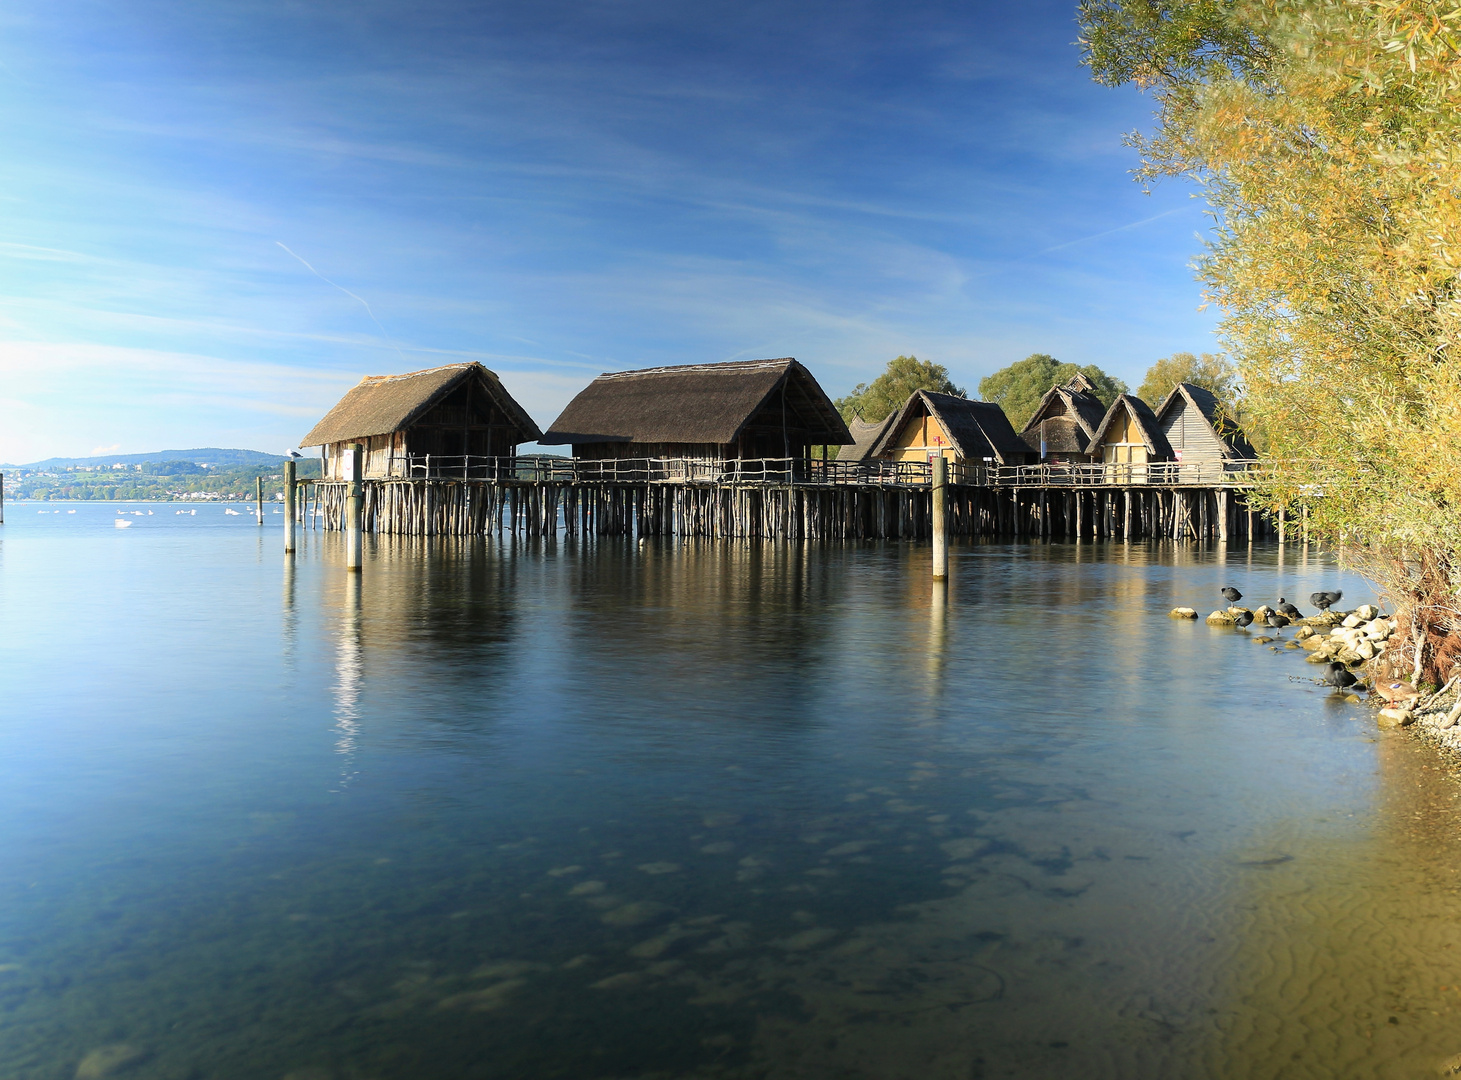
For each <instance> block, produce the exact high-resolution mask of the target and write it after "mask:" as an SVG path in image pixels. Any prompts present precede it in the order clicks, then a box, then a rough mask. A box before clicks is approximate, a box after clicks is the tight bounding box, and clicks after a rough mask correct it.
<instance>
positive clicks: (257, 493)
mask: <svg viewBox="0 0 1461 1080" xmlns="http://www.w3.org/2000/svg"><path fill="white" fill-rule="evenodd" d="M254 518H255V520H256V521H257V522H258V524H260V525H262V524H264V478H263V477H262V476H256V477H254Z"/></svg>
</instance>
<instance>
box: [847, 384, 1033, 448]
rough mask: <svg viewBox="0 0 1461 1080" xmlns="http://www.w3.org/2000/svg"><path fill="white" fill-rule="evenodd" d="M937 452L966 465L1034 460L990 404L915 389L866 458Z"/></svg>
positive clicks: (887, 424)
mask: <svg viewBox="0 0 1461 1080" xmlns="http://www.w3.org/2000/svg"><path fill="white" fill-rule="evenodd" d="M940 454H942V455H944V456H945V457H948V458H950V459H951V460H952V462H954V463H957V464H969V465H1024V464H1026V463H1027V462H1028V461H1029V460H1030V458H1031V457H1033V455H1032V454H1031V452H1030V447H1029V446H1028V445H1027V444H1026V443H1025V442H1024V441H1023V440H1022V439H1021V438H1020V437H1019V436H1018V435H1016V434H1015V429H1014V428H1013V427H1012V426H1011V425H1010V422H1009V417H1007V416H1005V414H1004V410H1003V409H1001V408H1000V407H999V406H998V405H996V404H995V403H994V402H991V401H970V400H968V399H967V398H961V397H954V396H953V395H952V394H939V393H935V392H934V391H932V390H915V391H914V392H913V393H912V394H910V395H909V396H908V400H907V401H905V402H904V403H903V407H902V408H901V409H899V410H898V411H897V413H895V414H894V416H893V418H892V420H891V422H887V423H886V424H885V426H884V428H883V432H882V434H881V435H880V436H879V437H878V440H877V442H876V443H875V444H874V445H873V446H872V448H871V452H870V454H869V456H870V457H873V458H881V459H884V460H887V461H932V460H933V459H934V458H935V457H936V456H938V455H940Z"/></svg>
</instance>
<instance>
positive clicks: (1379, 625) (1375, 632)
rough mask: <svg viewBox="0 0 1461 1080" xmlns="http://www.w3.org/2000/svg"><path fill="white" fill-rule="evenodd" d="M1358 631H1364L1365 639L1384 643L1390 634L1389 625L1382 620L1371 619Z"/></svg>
mask: <svg viewBox="0 0 1461 1080" xmlns="http://www.w3.org/2000/svg"><path fill="white" fill-rule="evenodd" d="M1360 629H1361V630H1362V631H1364V635H1365V637H1367V638H1369V639H1370V640H1371V641H1384V640H1385V639H1386V638H1388V637H1389V636H1390V634H1391V633H1392V631H1391V629H1390V624H1389V623H1387V622H1386V621H1385V620H1384V619H1371V620H1370V621H1369V622H1367V623H1365V625H1364V626H1362V627H1360Z"/></svg>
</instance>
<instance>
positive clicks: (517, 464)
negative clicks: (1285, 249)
mask: <svg viewBox="0 0 1461 1080" xmlns="http://www.w3.org/2000/svg"><path fill="white" fill-rule="evenodd" d="M396 465H397V469H398V470H399V475H397V476H395V477H393V479H412V480H426V479H433V480H493V481H518V482H525V483H558V484H573V483H609V484H732V485H735V484H745V485H774V486H785V485H789V484H809V485H815V486H839V487H840V486H855V487H927V486H928V485H929V483H930V482H931V477H932V466H930V465H929V464H928V463H927V462H923V461H878V460H874V461H837V460H832V461H822V460H820V459H812V460H807V459H804V458H740V459H736V458H732V459H724V460H722V459H715V458H657V457H645V458H604V459H596V460H586V459H582V458H570V457H557V456H552V455H547V454H541V455H525V456H522V457H516V458H510V457H479V456H476V455H445V454H431V455H423V456H420V457H408V458H406V459H405V461H404V462H402V461H401V460H400V459H397V462H396ZM1263 467H1264V463H1260V462H1247V461H1242V462H1209V461H1200V462H1196V461H1195V462H1154V463H1151V464H1144V465H1142V464H1102V463H1096V464H1082V465H1048V464H1047V465H989V464H971V463H957V464H951V465H950V466H949V482H950V483H952V484H957V485H966V486H971V487H1001V488H1009V487H1041V488H1092V487H1144V486H1161V487H1177V486H1194V487H1199V486H1200V487H1221V486H1228V485H1240V486H1243V485H1247V484H1250V483H1252V481H1253V480H1254V479H1256V478H1257V476H1258V475H1259V471H1260V470H1261V469H1262V468H1263ZM381 479H386V478H384V477H382V478H381Z"/></svg>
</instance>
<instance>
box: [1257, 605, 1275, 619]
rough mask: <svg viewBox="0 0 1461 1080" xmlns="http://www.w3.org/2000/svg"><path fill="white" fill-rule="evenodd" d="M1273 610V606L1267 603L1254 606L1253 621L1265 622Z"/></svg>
mask: <svg viewBox="0 0 1461 1080" xmlns="http://www.w3.org/2000/svg"><path fill="white" fill-rule="evenodd" d="M1272 611H1273V608H1271V607H1269V606H1268V605H1267V604H1263V605H1260V606H1259V607H1256V608H1254V609H1253V621H1254V622H1263V621H1264V620H1265V619H1267V618H1268V616H1269V613H1270V612H1272Z"/></svg>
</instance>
